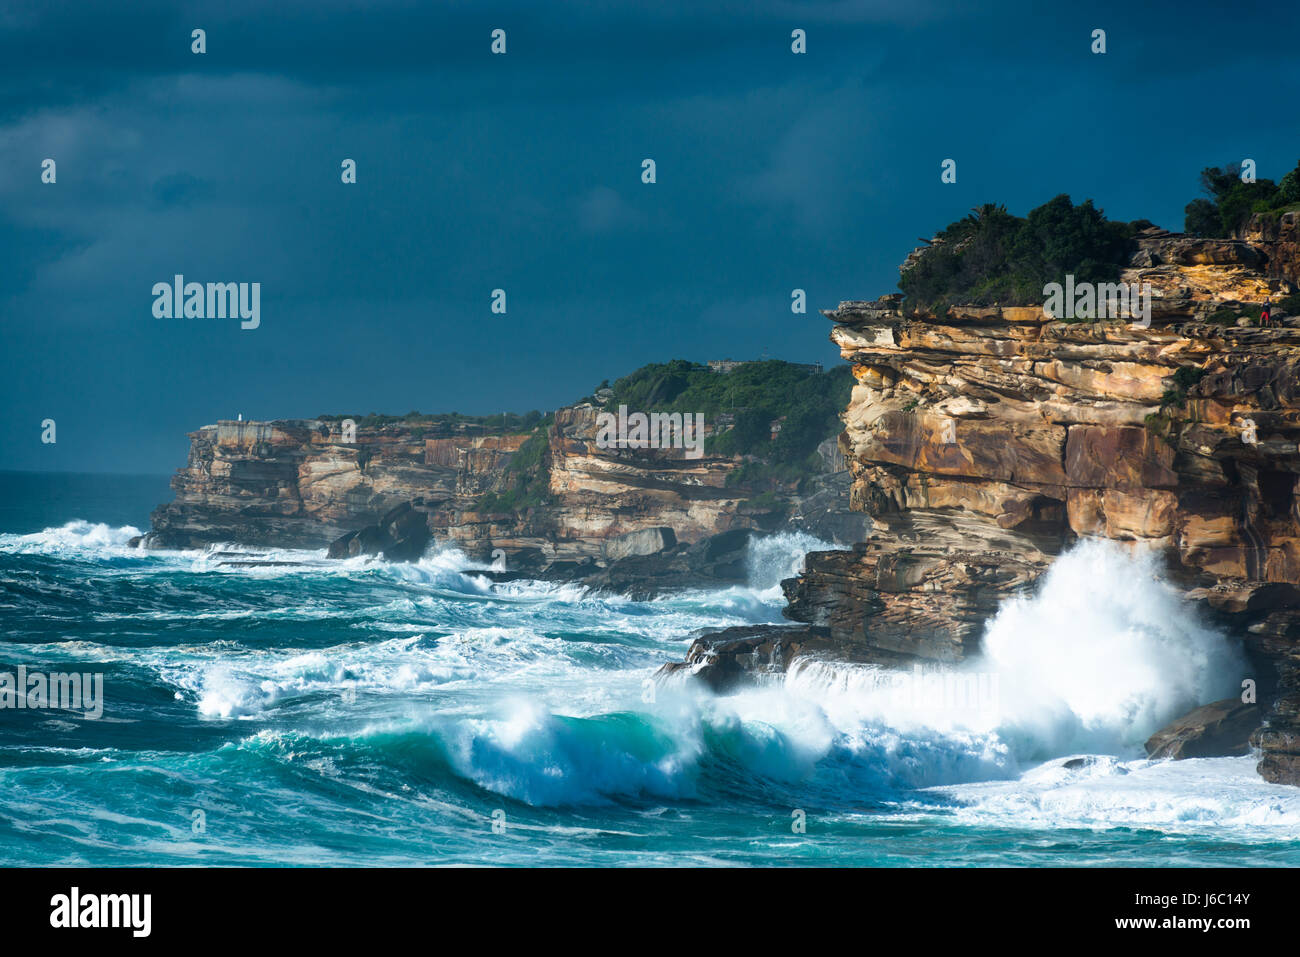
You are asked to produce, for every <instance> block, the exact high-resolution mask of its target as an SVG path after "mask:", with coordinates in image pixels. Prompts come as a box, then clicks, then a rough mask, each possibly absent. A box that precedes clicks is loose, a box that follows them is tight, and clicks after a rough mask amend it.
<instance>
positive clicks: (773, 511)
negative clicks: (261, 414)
mask: <svg viewBox="0 0 1300 957" xmlns="http://www.w3.org/2000/svg"><path fill="white" fill-rule="evenodd" d="M598 411H599V410H598V409H597V408H596V407H595V406H593V405H591V404H587V403H583V404H579V405H576V406H570V407H566V408H563V409H560V410H558V411H557V412H556V414H555V420H554V425H553V426H552V427H551V428H550V430H549V432H548V433H547V434H546V435H545V436H544V438H545V450H544V453H543V457H542V461H543V464H544V467H543V468H541V469H540V470H539V471H538V474H540V475H541V476H542V483H543V485H544V491H545V493H546V494H545V495H544V496H543V500H542V501H539V502H537V503H535V504H530V505H528V506H526V507H521V508H518V509H514V510H511V511H500V512H495V511H494V512H484V511H480V510H479V507H478V503H479V502H481V501H483V500H484V499H485V496H488V494H489V493H498V492H500V491H502V490H503V489H504V488H506V487H508V485H509V483H510V482H512V481H513V480H514V478H515V476H514V475H512V473H511V472H510V467H511V463H512V461H513V460H514V459H515V457H516V456H518V455H520V450H521V448H522V447H523V445H524V442H525V441H526V439H527V438H528V436H527V435H497V434H485V433H483V432H482V431H475V430H473V429H469V430H464V429H462V430H446V431H442V432H434V431H432V430H430V429H427V428H423V427H419V426H411V425H406V424H402V423H397V424H389V425H384V426H380V427H361V428H358V429H357V430H356V433H355V436H354V437H353V440H352V441H345V440H344V436H343V434H342V432H341V429H340V426H339V423H337V422H333V421H328V420H317V419H295V420H276V421H270V422H252V421H233V422H232V421H223V422H219V423H217V424H215V425H208V426H204V427H203V428H202V429H199V430H198V431H196V432H192V433H190V451H189V458H188V461H187V462H186V465H185V467H184V468H182V469H180V470H178V471H177V473H176V475H175V476H174V477H173V479H172V488H173V489H174V490H175V493H176V496H175V499H174V501H172V502H169V503H167V504H164V505H161V506H159V507H158V508H157V509H155V510H154V513H153V515H152V522H151V525H152V528H151V531H150V532H149V534H148V535H147V536H145V544H146V545H147V546H149V547H154V548H202V547H206V546H209V545H213V544H217V543H221V542H237V543H240V544H243V545H253V546H261V547H279V548H311V549H315V548H329V550H330V551H329V554H330V556H331V557H335V558H348V557H353V556H357V555H382V556H384V557H385V558H387V559H389V560H396V561H410V560H414V559H418V558H419V557H420V556H421V555H422V554H423V553H424V552H425V550H426V548H427V547H428V546H430V544H431V543H445V544H450V545H454V546H456V547H457V548H459V549H461V550H462V551H464V552H465V553H466V554H467V555H469V556H470V557H471V558H474V559H477V560H480V561H483V562H494V563H499V564H500V567H501V568H502V569H503V570H501V571H498V572H493V573H491V574H493V575H495V576H496V577H502V578H511V577H523V576H527V577H534V578H551V579H563V580H576V581H584V582H587V583H588V584H590V585H592V586H594V587H600V588H607V589H611V590H616V591H620V592H623V593H625V594H628V595H631V596H634V597H649V596H652V595H655V594H659V593H661V592H663V591H666V590H669V591H670V590H676V589H680V588H684V587H695V586H700V585H707V584H710V583H714V582H725V583H735V582H744V581H745V580H746V576H747V568H746V566H745V550H746V546H747V543H748V540H749V536H750V535H751V534H753V533H770V532H776V531H782V530H802V531H807V532H810V533H811V534H814V535H816V536H818V537H819V538H822V539H824V540H826V541H843V542H852V541H856V540H858V539H860V538H862V537H864V536H865V529H866V517H865V516H864V515H863V514H862V513H860V512H851V511H850V510H849V508H848V487H849V481H850V479H849V474H848V471H847V464H846V463H845V461H844V459H843V457H842V456H841V455H840V453H839V451H838V449H837V447H836V445H835V442H834V440H830V441H828V442H827V443H824V444H823V447H822V448H821V449H820V450H819V452H820V454H821V455H822V458H823V460H824V462H825V466H826V473H825V474H823V475H820V476H816V477H815V478H813V479H810V480H807V481H806V482H805V487H803V488H802V489H799V488H796V487H793V486H792V487H777V488H776V489H775V490H765V491H767V494H765V495H761V496H760V495H759V494H758V490H756V489H754V488H750V487H746V486H745V485H743V484H740V483H736V482H733V481H729V477H730V476H731V475H732V473H733V472H735V471H736V470H738V469H739V468H741V466H742V465H743V464H744V461H743V460H742V459H741V458H739V457H727V456H704V457H702V458H696V459H692V458H687V457H685V455H684V453H683V452H682V451H681V450H675V449H667V450H655V449H627V450H619V449H602V448H599V447H597V444H596V434H597V429H596V415H597V413H598Z"/></svg>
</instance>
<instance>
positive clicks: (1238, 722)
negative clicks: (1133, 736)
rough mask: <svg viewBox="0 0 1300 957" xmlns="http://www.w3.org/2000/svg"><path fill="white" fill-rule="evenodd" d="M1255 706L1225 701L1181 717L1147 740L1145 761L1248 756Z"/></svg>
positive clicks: (1256, 718) (1256, 714) (1257, 715)
mask: <svg viewBox="0 0 1300 957" xmlns="http://www.w3.org/2000/svg"><path fill="white" fill-rule="evenodd" d="M1261 717H1262V716H1261V714H1260V710H1259V706H1258V705H1255V704H1242V702H1241V700H1240V699H1239V698H1225V699H1224V700H1223V701H1215V702H1213V703H1212V704H1206V705H1201V707H1199V708H1197V709H1195V710H1194V711H1190V712H1188V713H1187V714H1185V715H1183V716H1182V717H1181V718H1179V719H1178V720H1177V721H1174V722H1172V723H1171V724H1169V725H1167V726H1166V727H1164V728H1161V729H1160V730H1159V731H1157V732H1156V733H1155V734H1153V735H1152V736H1151V737H1150V738H1148V739H1147V743H1146V751H1147V757H1149V758H1176V759H1180V758H1221V757H1229V756H1232V755H1240V754H1249V753H1250V737H1251V734H1252V732H1254V731H1255V729H1256V728H1258V727H1259V723H1260V719H1261Z"/></svg>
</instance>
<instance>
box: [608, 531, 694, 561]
mask: <svg viewBox="0 0 1300 957" xmlns="http://www.w3.org/2000/svg"><path fill="white" fill-rule="evenodd" d="M676 544H677V535H676V533H674V532H673V530H672V529H671V528H669V527H668V526H666V525H659V526H655V527H654V528H641V529H637V530H636V531H635V532H628V533H626V534H624V535H619V536H618V537H617V538H611V539H610V540H609V541H607V542H606V543H605V548H604V551H605V558H606V560H608V561H611V562H616V561H619V560H620V559H623V558H628V557H630V556H632V555H657V554H658V553H659V552H662V551H666V550H667V549H670V548H672V547H673V546H674V545H676Z"/></svg>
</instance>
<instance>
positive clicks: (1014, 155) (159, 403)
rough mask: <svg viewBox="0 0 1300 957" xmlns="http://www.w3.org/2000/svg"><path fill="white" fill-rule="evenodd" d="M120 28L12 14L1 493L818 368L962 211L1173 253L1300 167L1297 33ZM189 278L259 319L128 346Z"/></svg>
mask: <svg viewBox="0 0 1300 957" xmlns="http://www.w3.org/2000/svg"><path fill="white" fill-rule="evenodd" d="M115 6H116V5H104V4H86V3H76V4H74V3H59V2H53V3H50V2H46V3H30V4H17V5H13V4H10V5H7V6H6V7H4V9H3V10H2V11H0V230H2V232H0V314H2V315H3V322H4V326H5V335H6V346H7V348H6V350H5V359H4V368H3V369H0V396H2V397H3V398H4V401H5V408H6V409H7V410H8V413H9V414H8V415H7V416H6V417H5V422H4V426H3V431H2V432H0V449H3V450H4V452H3V455H2V456H0V467H24V468H70V469H91V470H94V469H109V470H117V471H140V470H166V469H168V468H171V467H173V466H175V465H177V464H179V461H180V459H181V458H182V457H183V452H184V432H185V431H186V430H189V429H193V428H195V427H197V426H199V425H202V424H204V423H205V422H209V421H213V420H215V419H216V418H218V417H226V416H233V415H235V414H239V413H242V414H244V415H245V417H250V416H262V417H275V416H293V415H314V414H319V413H322V412H329V411H340V410H353V411H355V410H359V409H360V410H365V411H371V410H377V411H383V410H387V411H406V410H408V409H411V408H421V409H426V410H437V409H442V410H448V409H456V410H458V411H462V412H488V411H499V410H502V409H527V408H533V407H542V408H546V407H552V406H554V405H556V404H559V403H562V402H565V401H568V400H571V399H573V398H575V397H577V396H579V395H582V394H584V393H585V392H587V391H588V390H589V389H590V388H591V387H592V386H593V385H595V384H596V383H597V382H599V381H600V380H601V379H604V378H612V377H616V376H617V375H620V374H622V373H625V372H627V371H630V370H631V369H633V368H635V367H636V366H638V365H641V364H642V363H644V362H647V361H654V360H663V359H668V358H672V357H677V356H681V357H687V358H692V359H697V360H702V359H707V358H715V357H719V356H731V357H735V358H742V357H746V356H757V355H760V354H763V353H764V352H766V353H768V354H770V355H781V356H786V357H788V358H791V359H795V360H801V361H822V362H831V361H834V359H835V353H834V350H833V349H832V348H831V347H830V346H829V344H828V343H827V342H826V339H825V336H826V331H827V327H826V325H825V323H824V321H823V320H821V319H820V318H819V317H817V316H816V314H815V309H816V308H818V307H823V306H829V305H833V304H834V303H835V302H836V301H838V300H839V299H843V298H857V297H863V296H872V295H876V294H879V293H883V292H888V291H890V290H891V289H892V288H893V287H894V284H895V282H896V281H897V268H896V264H897V263H898V262H899V261H900V260H901V259H902V258H903V256H904V255H905V254H906V253H907V251H908V250H909V249H910V248H911V247H912V246H913V245H914V244H915V240H916V237H917V236H919V235H921V234H927V235H928V234H929V233H931V232H933V230H935V229H937V228H939V227H941V226H942V225H944V224H945V223H947V222H949V221H951V220H953V219H956V218H958V217H960V216H961V215H964V213H965V212H966V211H967V210H968V209H969V208H970V207H971V206H974V205H976V204H977V203H980V202H986V201H998V202H1004V203H1006V204H1007V205H1008V206H1009V207H1010V208H1012V209H1013V210H1015V211H1018V212H1023V211H1024V210H1025V209H1027V208H1028V207H1030V206H1032V205H1035V204H1037V203H1040V202H1042V201H1044V200H1046V199H1048V198H1050V197H1051V196H1052V195H1054V194H1055V193H1057V192H1061V191H1067V192H1071V193H1073V194H1074V195H1075V196H1076V198H1078V199H1082V198H1084V197H1085V196H1091V197H1093V198H1095V199H1096V200H1097V201H1098V202H1099V204H1100V205H1102V206H1103V207H1105V208H1106V209H1107V210H1108V212H1109V213H1110V214H1111V215H1113V216H1116V217H1120V218H1134V217H1137V216H1149V217H1151V218H1153V219H1156V220H1157V221H1160V222H1161V223H1162V224H1163V225H1166V226H1169V227H1172V228H1177V227H1178V226H1179V225H1180V221H1181V210H1182V206H1183V204H1184V203H1185V202H1186V201H1187V200H1188V199H1190V198H1191V197H1192V196H1193V195H1194V194H1195V191H1196V174H1197V172H1198V171H1199V169H1200V168H1201V167H1202V166H1204V165H1208V164H1209V163H1219V162H1224V161H1227V160H1229V159H1234V158H1240V157H1242V156H1245V155H1252V156H1254V157H1255V158H1256V159H1258V160H1259V162H1260V169H1261V175H1266V176H1267V175H1273V176H1276V175H1280V174H1281V172H1283V171H1284V169H1285V168H1289V167H1290V166H1291V165H1293V164H1294V163H1295V160H1296V157H1297V156H1300V138H1298V137H1297V132H1296V131H1295V130H1293V129H1292V128H1291V112H1292V111H1291V109H1290V104H1291V103H1293V102H1294V100H1295V94H1296V93H1297V92H1298V91H1297V89H1296V79H1295V78H1296V76H1297V71H1296V70H1295V66H1296V63H1295V55H1294V54H1293V53H1291V52H1290V50H1289V42H1290V41H1289V37H1290V36H1292V35H1293V34H1294V29H1293V28H1294V26H1295V23H1294V22H1293V21H1294V17H1295V15H1294V13H1292V12H1291V11H1290V9H1289V8H1286V7H1278V6H1271V7H1266V6H1263V5H1259V6H1257V7H1246V8H1234V9H1233V11H1232V12H1227V11H1224V10H1222V9H1220V8H1217V7H1213V6H1211V5H1209V4H1204V5H1192V4H1182V5H1178V6H1173V5H1169V6H1168V7H1161V6H1151V7H1144V8H1143V9H1141V10H1138V9H1134V8H1133V5H1131V4H1125V5H1118V4H1116V5H1111V6H1106V7H1097V8H1093V9H1091V10H1086V11H1079V10H1069V11H1063V10H1057V9H1056V8H1055V7H1054V6H1053V5H1048V4H1040V3H1023V4H1014V5H1003V6H1001V7H998V8H994V9H992V10H991V11H990V10H988V9H985V8H980V7H975V6H971V5H940V4H935V3H924V2H899V3H887V4H870V3H807V4H803V3H775V2H767V3H757V4H754V3H739V2H736V3H722V4H699V3H687V2H674V3H659V4H644V5H632V4H627V3H613V2H610V3H574V4H559V5H557V4H549V3H548V4H545V5H541V4H536V3H506V4H501V3H494V4H484V3H473V2H462V3H440V4H428V3H414V2H412V3H394V2H388V3H378V4H367V5H365V6H364V7H362V6H357V5H351V4H342V3H331V2H311V3H307V2H301V3H299V2H291V3H277V4H264V3H252V2H235V3H222V4H179V5H178V4H173V3H162V2H159V3H136V4H132V5H130V6H129V7H123V8H122V9H116V8H115ZM1239 11H1244V12H1239ZM498 26H499V27H504V28H506V29H507V30H508V36H509V53H508V54H507V55H506V56H505V57H493V56H491V55H489V54H488V44H489V42H490V40H489V33H490V31H491V29H493V28H494V27H498ZM1095 26H1102V27H1105V28H1106V29H1107V30H1108V45H1109V48H1110V52H1108V54H1107V55H1106V56H1105V57H1096V56H1092V55H1090V54H1089V52H1088V38H1089V33H1090V31H1091V29H1092V28H1093V27H1095ZM195 27H202V28H204V29H205V30H207V41H208V53H206V54H205V55H203V56H195V55H193V54H191V53H190V31H191V29H193V28H195ZM794 27H802V28H804V29H807V30H808V35H809V39H808V43H809V52H808V54H807V55H805V56H795V55H792V54H791V52H790V49H789V42H790V30H791V29H793V28H794ZM949 156H951V157H955V158H957V160H958V163H959V180H958V184H957V185H956V186H952V187H946V186H942V185H940V183H939V181H938V171H939V162H940V161H941V160H942V159H943V158H945V157H949ZM45 157H54V158H56V159H57V162H58V174H59V176H58V183H57V184H56V185H54V186H46V185H42V184H41V183H40V181H39V164H40V162H41V160H42V159H43V158H45ZM345 157H347V158H353V159H355V160H356V161H357V163H358V182H357V184H356V185H355V186H344V185H342V184H341V183H340V181H339V164H340V162H341V161H342V160H343V159H344V158H345ZM644 157H653V158H654V159H655V160H656V162H657V164H658V182H657V183H656V184H655V185H653V186H647V185H644V184H642V183H641V182H640V171H641V170H640V164H641V160H642V159H643V158H644ZM178 272H179V273H183V274H185V275H186V276H187V277H188V278H191V279H194V280H197V281H259V282H261V283H262V284H263V295H264V302H263V316H264V320H263V324H262V326H261V327H260V328H259V329H258V330H256V331H255V332H241V331H240V330H239V329H238V327H237V325H232V324H229V323H222V322H220V321H212V322H208V321H196V320H191V321H182V320H158V319H154V318H153V316H152V315H151V311H150V306H151V298H150V289H151V287H152V285H153V284H154V283H155V282H157V281H159V280H170V278H171V277H172V276H173V275H174V274H175V273H178ZM796 286H798V287H801V288H804V289H806V290H807V292H808V297H809V307H810V310H814V312H813V313H812V314H810V315H809V316H794V315H792V314H791V313H790V311H789V295H790V290H791V289H792V288H794V287H796ZM498 287H500V288H505V289H506V290H507V292H508V295H509V313H508V314H507V316H506V317H504V318H502V317H496V318H494V317H493V316H492V315H491V314H490V313H489V311H488V297H489V294H490V291H491V290H492V289H494V288H498ZM46 416H52V417H55V418H57V419H58V420H59V436H60V441H59V444H58V446H57V447H47V446H41V445H40V444H39V442H38V441H36V439H37V437H38V435H39V430H38V428H37V425H38V423H39V421H40V419H42V418H44V417H46Z"/></svg>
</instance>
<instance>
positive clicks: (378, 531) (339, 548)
mask: <svg viewBox="0 0 1300 957" xmlns="http://www.w3.org/2000/svg"><path fill="white" fill-rule="evenodd" d="M415 504H419V503H418V500H417V502H416V503H411V502H403V503H402V504H401V505H398V506H397V507H396V508H394V509H391V510H389V511H388V512H386V513H385V514H384V517H383V518H381V519H380V520H379V522H378V523H377V524H375V525H367V526H365V527H364V528H359V529H357V530H356V531H353V532H348V533H347V534H345V535H341V536H339V537H338V538H336V539H335V540H334V541H333V542H331V543H330V546H329V551H328V553H327V554H328V557H330V558H355V557H356V556H358V555H383V557H384V558H386V559H387V560H388V561H390V562H414V561H418V560H419V559H420V557H421V556H422V555H423V554H424V550H425V548H426V547H428V544H429V541H430V539H431V538H432V537H433V536H432V533H431V532H430V530H429V523H428V519H427V516H426V515H425V513H424V512H422V511H419V510H417V509H416V508H415Z"/></svg>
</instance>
